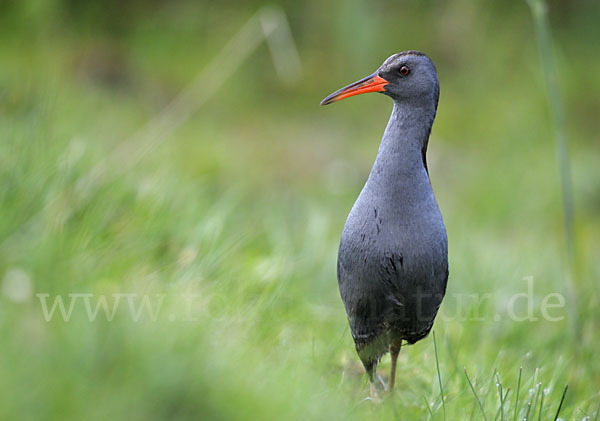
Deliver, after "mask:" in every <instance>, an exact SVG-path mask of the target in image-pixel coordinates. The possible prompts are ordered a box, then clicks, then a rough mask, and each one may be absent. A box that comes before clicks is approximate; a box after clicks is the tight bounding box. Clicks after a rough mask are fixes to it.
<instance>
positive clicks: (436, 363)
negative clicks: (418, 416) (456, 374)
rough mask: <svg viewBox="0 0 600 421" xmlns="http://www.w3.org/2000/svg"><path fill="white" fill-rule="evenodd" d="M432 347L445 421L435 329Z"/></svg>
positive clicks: (444, 402) (444, 403)
mask: <svg viewBox="0 0 600 421" xmlns="http://www.w3.org/2000/svg"><path fill="white" fill-rule="evenodd" d="M433 348H434V350H435V365H436V367H437V376H438V382H439V383H440V395H441V396H442V408H443V410H444V421H446V401H445V400H444V388H443V386H442V376H441V374H440V362H439V359H438V351H437V341H436V340H435V331H433Z"/></svg>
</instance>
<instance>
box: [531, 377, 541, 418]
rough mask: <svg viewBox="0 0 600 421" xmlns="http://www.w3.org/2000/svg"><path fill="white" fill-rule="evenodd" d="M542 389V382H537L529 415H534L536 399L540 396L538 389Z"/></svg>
mask: <svg viewBox="0 0 600 421" xmlns="http://www.w3.org/2000/svg"><path fill="white" fill-rule="evenodd" d="M541 389H542V384H541V383H538V384H537V392H536V393H535V399H534V400H533V409H532V410H531V416H532V417H534V416H535V408H536V407H537V402H538V399H539V398H540V390H541Z"/></svg>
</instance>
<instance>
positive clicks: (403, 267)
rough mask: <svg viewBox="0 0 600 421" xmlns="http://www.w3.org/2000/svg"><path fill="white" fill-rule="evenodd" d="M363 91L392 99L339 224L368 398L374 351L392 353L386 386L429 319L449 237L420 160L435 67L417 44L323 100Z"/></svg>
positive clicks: (434, 101) (348, 305) (344, 290)
mask: <svg viewBox="0 0 600 421" xmlns="http://www.w3.org/2000/svg"><path fill="white" fill-rule="evenodd" d="M367 92H379V93H382V94H384V95H386V96H388V97H390V98H391V99H392V101H393V109H392V113H391V116H390V119H389V122H388V124H387V127H386V129H385V132H384V134H383V138H382V139H381V143H380V145H379V151H378V153H377V157H376V158H375V162H374V164H373V168H372V169H371V172H370V173H369V176H368V178H367V181H366V183H365V185H364V187H363V189H362V191H361V192H360V194H359V196H358V199H357V200H356V202H355V203H354V206H353V207H352V209H351V211H350V213H349V215H348V218H347V220H346V223H345V225H344V229H343V231H342V235H341V239H340V244H339V249H338V261H337V278H338V285H339V290H340V295H341V298H342V301H343V303H344V307H345V309H346V314H347V316H348V322H349V325H350V330H351V333H352V337H353V339H354V343H355V347H356V351H357V354H358V357H359V358H360V360H361V362H362V364H363V366H364V368H365V371H366V374H367V376H368V380H369V383H370V398H371V399H372V400H374V401H379V400H380V398H379V394H378V391H377V389H378V388H377V385H376V378H377V373H376V369H377V364H378V363H379V362H380V360H381V358H382V357H383V356H385V355H386V354H387V353H388V352H389V353H390V356H391V367H390V374H389V378H388V384H387V387H386V386H385V384H384V388H385V389H386V392H388V393H391V392H392V391H393V389H394V385H395V382H396V365H397V360H398V355H399V353H400V349H401V346H402V344H403V343H405V344H414V343H415V342H417V341H419V340H421V339H423V338H425V337H426V336H427V335H428V334H429V332H430V330H431V328H432V326H433V322H434V320H435V317H436V315H437V312H438V309H439V307H440V305H441V303H442V299H443V298H444V295H445V293H446V286H447V283H448V273H449V271H448V238H447V233H446V227H445V225H444V221H443V218H442V215H441V212H440V209H439V206H438V203H437V201H436V198H435V195H434V192H433V189H432V185H431V181H430V178H429V170H428V168H427V159H426V155H427V146H428V143H429V136H430V133H431V129H432V126H433V122H434V120H435V116H436V112H437V105H438V101H439V94H440V89H439V82H438V77H437V70H436V67H435V65H434V64H433V62H432V61H431V59H430V58H429V57H428V56H427V55H426V54H424V53H421V52H419V51H413V50H410V51H403V52H400V53H397V54H394V55H392V56H390V57H389V58H387V59H386V60H385V61H384V62H383V64H382V65H381V66H380V67H379V68H378V69H377V70H376V71H375V72H374V73H373V74H371V75H369V76H367V77H365V78H363V79H361V80H359V81H357V82H355V83H352V84H350V85H348V86H346V87H344V88H342V89H339V90H337V91H335V92H334V93H332V94H331V95H329V96H327V97H326V98H325V99H324V100H323V101H322V102H321V105H327V104H331V103H333V102H335V101H339V100H341V99H344V98H348V97H350V96H354V95H358V94H363V93H367ZM379 380H381V379H380V378H379ZM382 383H383V381H382Z"/></svg>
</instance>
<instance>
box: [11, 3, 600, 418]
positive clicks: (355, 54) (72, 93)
mask: <svg viewBox="0 0 600 421" xmlns="http://www.w3.org/2000/svg"><path fill="white" fill-rule="evenodd" d="M279 5H280V6H281V8H282V10H283V11H284V12H285V14H286V16H287V19H288V21H289V24H290V27H291V32H292V36H293V39H294V42H295V45H296V47H297V50H298V55H299V58H300V62H301V65H302V73H301V75H300V76H299V78H298V79H296V80H295V82H294V80H291V81H290V80H286V79H281V78H279V77H278V75H277V73H276V71H275V69H274V66H273V61H272V59H271V55H270V52H269V49H268V48H267V45H266V44H265V43H261V44H260V45H259V46H258V48H257V49H256V51H254V52H252V54H250V55H249V56H248V58H247V59H245V60H243V61H242V62H241V65H240V66H239V67H236V68H235V69H234V71H233V73H232V74H231V76H228V77H227V79H226V80H223V82H224V83H223V85H222V86H221V87H219V89H218V90H216V91H215V92H214V95H207V97H206V98H205V99H206V101H205V102H204V103H203V104H202V106H201V107H200V108H199V109H198V110H197V111H194V112H193V113H192V114H191V115H190V116H189V119H187V120H186V119H185V118H182V121H181V124H179V125H177V124H175V123H174V122H173V121H177V120H178V118H181V117H185V116H184V115H183V113H182V112H181V110H180V109H174V110H173V109H171V114H168V113H167V114H166V116H167V117H169V118H166V120H164V121H167V122H170V123H169V124H171V123H172V126H169V127H172V128H173V129H175V128H176V130H174V132H173V133H172V134H171V135H169V136H167V135H163V134H161V132H160V129H161V127H158V128H157V127H154V126H152V125H151V126H150V128H149V129H148V130H147V132H143V133H145V135H144V136H137V137H136V133H139V131H140V130H143V129H144V128H145V127H146V128H147V127H148V124H149V123H150V124H152V123H151V122H156V121H157V117H156V116H157V115H161V113H164V110H165V107H168V105H169V103H170V102H171V101H172V100H174V99H175V98H177V95H178V94H179V93H180V92H182V91H183V92H188V91H186V90H187V89H189V88H187V87H188V86H189V84H190V82H191V81H192V80H194V78H195V77H196V76H197V75H198V74H199V73H200V72H201V71H203V69H205V68H207V66H208V65H209V63H211V61H212V60H213V59H214V57H217V56H218V55H219V54H220V53H221V52H222V51H223V48H224V47H225V45H227V43H228V42H229V41H230V40H231V39H232V38H234V36H235V35H236V33H238V31H239V30H240V28H241V27H242V26H243V25H244V24H245V23H246V22H248V20H249V19H251V17H252V16H253V15H254V14H255V13H256V12H257V11H258V10H259V9H260V8H261V6H263V3H262V2H257V1H249V2H231V1H222V2H210V3H206V2H196V1H191V0H189V1H165V0H152V1H141V0H121V1H116V0H110V1H78V0H30V1H17V0H10V1H8V0H4V1H0V148H1V153H0V177H1V182H0V200H1V212H2V213H1V216H2V217H1V218H0V282H1V285H0V286H1V288H2V289H1V293H0V337H1V338H2V339H1V340H0V344H1V345H0V418H1V419H19V420H21V419H32V420H38V419H107V418H115V419H128V420H138V419H139V420H148V419H355V418H356V419H364V418H384V419H428V418H429V419H443V417H444V414H446V415H445V416H446V417H447V419H452V420H456V419H468V418H473V419H483V416H482V414H481V409H480V407H479V405H478V403H477V400H476V398H475V396H474V394H473V391H472V390H471V387H470V386H469V383H468V381H467V378H466V376H465V374H464V371H463V367H465V368H466V369H467V370H468V373H469V377H470V379H471V380H472V382H473V387H474V389H475V391H476V393H477V394H478V397H479V399H480V401H481V403H482V407H483V409H484V411H485V413H486V416H487V419H494V417H495V416H497V418H496V419H498V418H501V417H503V415H502V412H501V410H500V399H499V394H498V390H497V385H496V382H497V381H498V379H499V380H500V382H501V384H502V387H503V390H504V393H506V390H507V389H509V388H510V392H508V393H509V394H508V396H507V397H506V401H507V403H506V406H505V411H506V414H504V418H506V419H513V412H512V411H513V410H514V407H515V406H516V407H517V410H518V411H519V412H520V414H521V415H520V416H521V418H523V417H524V416H525V413H526V411H527V404H528V403H531V404H532V405H533V402H534V401H535V399H536V395H538V396H539V394H538V386H537V385H538V384H541V386H539V390H541V391H542V393H543V394H544V401H543V407H542V405H541V402H536V405H537V410H538V411H539V410H540V409H539V408H540V407H542V410H541V414H540V419H554V414H555V413H556V410H557V407H558V405H559V402H560V397H561V394H562V391H563V388H564V385H565V384H567V383H568V385H569V389H568V393H567V395H566V399H565V402H564V405H563V409H562V411H561V417H562V418H563V419H578V420H579V419H586V418H585V417H587V416H589V417H590V418H589V419H595V418H594V417H597V416H598V412H597V411H598V406H599V404H600V392H599V391H600V380H599V379H600V360H599V359H598V348H599V347H600V338H599V337H598V329H599V327H600V312H599V311H598V299H599V298H600V297H599V295H598V282H599V278H600V264H599V257H600V256H599V254H598V238H599V237H600V219H599V218H598V215H599V211H600V188H599V187H600V171H599V160H598V157H599V154H600V142H599V140H600V139H599V135H598V133H600V119H599V118H598V112H599V110H600V55H598V40H599V39H600V25H598V21H600V5H599V3H598V2H594V1H585V0H577V1H566V0H561V1H551V2H550V3H549V5H548V7H549V9H548V10H549V18H550V24H551V27H552V31H553V37H554V42H555V45H554V46H555V60H556V66H557V77H558V86H559V88H560V90H561V93H562V95H563V98H564V109H565V118H566V120H567V134H568V137H569V141H570V158H571V165H572V179H573V189H574V204H575V211H576V218H575V233H576V238H575V241H576V244H575V257H574V264H573V268H572V270H569V263H568V258H567V251H566V250H567V249H566V245H565V244H566V243H565V236H564V228H563V212H562V205H561V193H560V183H559V170H558V164H557V159H556V152H555V143H554V130H553V121H552V117H551V113H550V111H549V110H550V107H549V104H548V95H547V92H546V88H545V85H544V77H543V68H542V64H541V60H540V55H539V51H538V48H537V44H536V38H535V32H534V24H533V20H532V16H531V12H530V10H529V7H528V5H527V3H526V2H525V1H512V2H492V1H478V2H475V1H469V0H458V1H453V2H442V1H430V0H427V1H425V0H421V1H416V0H415V1H403V2H391V1H375V2H368V3H367V2H360V1H357V0H353V1H339V0H335V1H331V2H322V1H317V0H303V1H283V2H280V3H279ZM246 40H247V47H243V48H251V44H252V39H251V37H250V38H247V39H246ZM242 44H243V45H246V44H244V43H242ZM243 48H242V50H243ZM286 48H287V47H286ZM407 49H416V50H421V51H424V52H426V53H427V54H428V55H429V56H430V57H431V58H432V59H433V61H434V62H435V63H436V66H437V68H438V73H439V78H440V84H441V98H440V103H439V109H438V117H437V120H436V123H435V125H434V128H433V132H432V138H431V141H430V147H429V167H430V174H431V179H432V184H433V186H434V190H435V192H436V196H437V198H438V201H439V204H440V208H441V210H442V213H443V215H444V219H445V222H446V226H447V228H448V236H449V248H450V280H449V286H448V292H447V294H448V296H447V299H446V301H445V303H444V305H443V306H442V310H441V314H440V316H439V317H438V320H437V321H436V324H435V327H434V329H435V331H436V338H437V347H438V357H439V365H440V370H439V375H440V378H441V380H442V384H443V388H444V398H445V399H444V404H445V408H443V406H442V405H443V403H442V399H441V395H440V388H439V384H438V372H437V370H436V364H435V362H436V360H435V353H434V344H433V338H432V336H431V335H430V336H429V337H428V338H426V339H425V340H423V341H421V342H419V343H418V344H416V345H414V346H411V347H405V348H404V349H403V351H402V353H401V356H400V360H399V370H398V378H399V380H398V384H397V390H396V393H395V396H394V397H393V399H388V400H386V402H384V404H382V405H372V404H371V403H370V402H368V401H364V400H363V399H364V398H365V397H366V396H367V395H368V386H367V385H366V383H365V379H364V376H363V374H362V367H361V366H360V363H359V362H358V359H357V357H356V355H355V353H354V348H353V344H352V339H351V337H350V334H349V331H348V328H347V321H346V315H345V312H344V309H343V306H342V303H341V300H340V299H339V294H338V290H337V282H336V274H335V268H336V253H337V244H338V240H339V236H340V233H341V229H342V227H343V224H344V221H345V217H346V215H347V213H348V211H349V210H350V208H351V206H352V204H353V202H354V200H355V198H356V197H357V195H358V193H359V191H360V189H361V188H362V185H363V183H364V181H365V179H366V177H367V175H368V172H369V170H370V167H371V164H372V162H373V160H374V157H375V155H376V152H377V148H378V143H379V140H380V137H381V135H382V133H383V130H384V127H385V124H386V122H387V119H388V116H389V112H390V110H391V102H390V101H389V100H388V99H387V98H385V97H383V96H381V95H365V96H361V97H357V98H352V99H351V100H347V101H343V102H340V103H338V104H335V105H332V106H329V107H327V108H322V107H319V101H320V100H321V99H322V98H323V97H325V96H326V95H327V94H329V93H330V92H332V91H334V90H336V89H338V88H339V87H341V86H344V85H346V84H348V83H350V82H353V81H355V80H357V79H359V78H361V77H363V76H365V75H367V74H370V73H371V72H373V71H374V70H375V69H376V68H377V67H378V66H379V65H380V63H381V62H382V61H383V60H384V59H385V58H387V57H388V56H389V55H391V54H393V53H395V52H398V51H401V50H407ZM242 50H240V51H242ZM236 51H237V50H236ZM287 52H288V53H289V52H290V51H287ZM238 53H239V51H238V52H236V54H238ZM230 58H231V57H229V58H226V59H225V61H227V60H229V59H230ZM220 63H221V62H218V63H217V67H216V71H211V72H210V74H205V75H204V76H202V78H204V79H200V81H201V83H200V86H202V85H203V84H205V85H206V91H207V92H209V93H212V91H211V88H213V87H215V86H217V84H218V83H219V81H221V80H222V78H224V77H225V76H227V75H221V74H220V72H219V69H220ZM213 70H214V68H213ZM204 80H206V81H205V82H204ZM203 92H204V90H203V89H199V90H195V91H192V94H191V102H192V103H194V101H196V100H198V98H196V97H197V96H198V95H200V97H201V96H202V95H203ZM192 108H193V107H192ZM167 110H169V108H167ZM163 116H164V114H163ZM183 120H185V121H183ZM159 121H163V120H160V117H159ZM157 139H158V140H157ZM152 142H154V143H153V145H155V146H156V147H154V148H150V147H149V146H148V145H149V143H152ZM122 145H126V146H125V147H123V146H122ZM525 277H533V286H534V287H533V301H532V302H533V312H534V317H535V318H537V320H535V321H533V320H527V321H516V320H514V318H511V317H509V312H508V307H509V305H510V301H511V297H514V296H515V294H518V293H527V292H528V291H527V282H526V281H525V280H524V278H525ZM76 293H79V294H92V296H91V303H92V304H91V305H92V306H94V307H95V306H96V304H97V302H98V300H100V299H101V297H105V298H106V299H107V300H108V303H109V305H112V303H114V300H115V297H116V296H115V295H113V294H134V295H131V296H129V297H133V298H132V299H131V301H128V298H127V297H123V298H121V304H120V306H119V307H118V309H117V310H116V312H115V314H114V317H112V318H110V317H106V316H105V315H104V313H103V312H102V310H100V312H99V315H98V317H96V318H95V319H94V320H90V318H89V317H88V313H87V312H86V308H85V306H84V301H85V299H84V298H83V296H81V297H80V298H79V299H76V300H75V304H73V311H72V314H71V316H70V317H69V318H68V320H67V321H65V320H63V318H62V317H61V316H59V313H58V312H59V310H57V309H58V307H56V308H55V310H56V313H55V315H54V317H51V320H50V321H47V320H46V319H47V318H46V317H44V311H43V310H44V309H43V306H42V304H43V302H44V300H47V302H46V303H47V304H48V307H51V305H52V303H53V302H54V300H55V298H56V297H62V298H63V299H64V302H65V306H67V307H68V306H69V303H70V302H72V301H70V300H71V299H72V298H73V296H72V295H71V296H69V294H76ZM551 293H559V294H561V295H563V296H564V297H565V299H566V305H565V307H564V308H555V309H551V310H550V311H549V313H550V314H551V315H552V316H553V317H561V318H562V320H561V321H550V320H548V319H547V318H544V317H542V314H541V303H542V301H543V299H544V297H546V296H547V295H548V294H551ZM36 294H49V295H48V296H47V297H46V298H44V296H36ZM473 294H480V296H481V295H482V294H491V295H490V296H489V298H488V299H485V300H482V302H481V303H479V304H478V303H477V302H476V301H473V300H472V299H469V298H464V297H472V296H473ZM87 297H88V298H89V296H87ZM190 297H191V298H190ZM460 297H463V299H461V298H460ZM144 299H147V302H146V303H147V304H150V306H151V307H152V306H154V308H155V309H156V308H157V306H159V305H160V309H159V311H158V312H157V314H156V317H153V316H152V314H150V313H148V312H146V311H145V310H143V309H142V311H141V313H143V314H142V315H141V317H140V318H139V319H137V318H136V317H132V314H131V312H130V307H128V305H129V304H131V303H133V305H134V306H140V305H142V304H143V303H144V301H143V300H144ZM77 300H79V301H77ZM553 302H554V301H553ZM518 303H519V305H518V306H517V307H518V308H517V310H516V311H517V313H518V314H519V315H524V314H527V308H526V305H525V303H524V301H523V300H521V301H518ZM136 308H137V307H136ZM136 319H137V320H136ZM388 365H389V362H388V360H387V358H386V359H384V360H383V362H382V363H381V374H382V375H383V374H384V373H385V371H386V369H387V367H388ZM519 367H522V368H523V369H522V380H521V382H520V383H519V382H518V378H519ZM496 370H497V374H498V376H496V374H495V373H496ZM517 388H519V390H520V393H519V394H518V398H519V402H516V399H515V398H516V397H517V393H516V391H517V390H516V389H517ZM509 413H510V414H509Z"/></svg>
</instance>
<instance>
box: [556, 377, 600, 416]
mask: <svg viewBox="0 0 600 421" xmlns="http://www.w3.org/2000/svg"><path fill="white" fill-rule="evenodd" d="M568 388H569V385H568V384H566V385H565V389H564V390H563V393H562V397H561V398H560V403H559V404H558V409H557V410H556V415H555V416H554V421H556V420H557V419H558V416H559V415H560V410H561V409H562V406H563V403H564V401H565V396H567V389H568ZM598 410H600V407H599V408H598ZM597 419H598V412H596V420H597Z"/></svg>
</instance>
